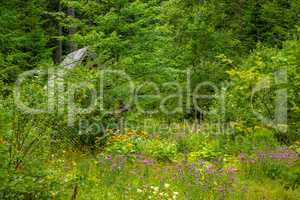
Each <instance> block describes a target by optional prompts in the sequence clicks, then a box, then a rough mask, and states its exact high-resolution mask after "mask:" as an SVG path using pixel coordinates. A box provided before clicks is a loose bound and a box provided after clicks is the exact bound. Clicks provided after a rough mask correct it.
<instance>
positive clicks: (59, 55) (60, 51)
mask: <svg viewBox="0 0 300 200" xmlns="http://www.w3.org/2000/svg"><path fill="white" fill-rule="evenodd" d="M58 4H59V5H58V10H59V11H62V8H61V4H60V3H58ZM62 35H63V30H62V27H61V25H60V24H58V36H59V37H61V36H62ZM62 54H63V44H62V41H61V39H60V38H59V39H58V40H57V48H56V56H55V62H56V63H57V64H58V63H61V61H62Z"/></svg>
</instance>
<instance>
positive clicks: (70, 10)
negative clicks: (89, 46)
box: [68, 8, 77, 51]
mask: <svg viewBox="0 0 300 200" xmlns="http://www.w3.org/2000/svg"><path fill="white" fill-rule="evenodd" d="M68 15H69V16H71V17H73V18H75V17H76V16H75V9H74V8H68ZM75 33H76V28H75V27H71V28H70V29H69V35H70V36H72V35H74V34H75ZM69 47H70V50H71V51H75V50H77V44H76V43H75V42H72V41H71V42H70V43H69Z"/></svg>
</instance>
